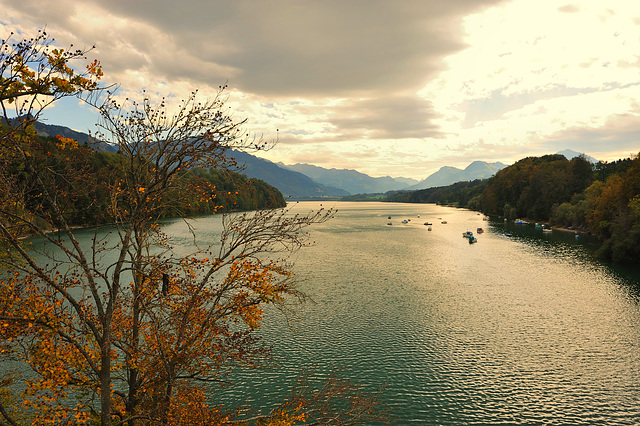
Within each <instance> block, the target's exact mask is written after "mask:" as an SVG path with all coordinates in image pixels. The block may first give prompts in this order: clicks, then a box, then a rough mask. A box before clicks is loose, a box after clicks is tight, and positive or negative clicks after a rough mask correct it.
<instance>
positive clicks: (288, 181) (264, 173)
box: [229, 150, 349, 199]
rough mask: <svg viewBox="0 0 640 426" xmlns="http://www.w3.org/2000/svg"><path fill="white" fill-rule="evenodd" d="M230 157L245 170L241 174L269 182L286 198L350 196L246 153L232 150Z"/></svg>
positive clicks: (341, 190) (345, 192)
mask: <svg viewBox="0 0 640 426" xmlns="http://www.w3.org/2000/svg"><path fill="white" fill-rule="evenodd" d="M229 155H230V156H231V157H233V158H235V159H236V160H237V161H238V164H239V165H240V166H241V167H242V168H243V169H242V170H239V173H241V174H243V175H245V176H247V177H250V178H257V179H261V180H263V181H265V182H267V183H268V184H269V185H271V186H274V187H276V188H277V189H278V190H280V192H282V194H283V195H284V196H285V197H291V198H293V199H309V198H326V197H342V196H344V195H349V193H348V192H347V191H345V190H343V189H339V188H332V187H329V186H325V185H322V184H320V183H318V182H315V181H314V180H313V179H311V178H310V177H308V176H306V175H304V174H302V173H299V172H296V171H293V170H288V169H285V168H283V167H280V166H278V165H277V164H276V163H273V162H271V161H268V160H265V159H262V158H258V157H256V156H254V155H251V154H247V153H246V152H240V151H233V150H232V151H231V152H230V153H229Z"/></svg>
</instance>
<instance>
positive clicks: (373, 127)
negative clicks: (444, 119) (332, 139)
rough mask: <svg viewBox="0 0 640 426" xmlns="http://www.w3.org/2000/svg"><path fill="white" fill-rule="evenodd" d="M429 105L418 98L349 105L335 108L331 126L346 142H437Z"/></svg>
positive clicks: (330, 118)
mask: <svg viewBox="0 0 640 426" xmlns="http://www.w3.org/2000/svg"><path fill="white" fill-rule="evenodd" d="M435 118H437V116H436V114H435V113H434V111H433V108H432V105H431V103H430V102H428V101H426V100H424V99H422V98H419V97H417V96H389V97H388V98H378V99H368V100H359V101H350V102H348V103H346V104H344V105H342V106H340V107H337V108H333V109H332V111H331V116H330V117H329V118H328V120H327V121H328V122H329V123H331V124H332V125H334V126H335V127H336V128H337V132H339V133H341V134H342V135H343V137H346V138H347V139H351V138H354V137H355V138H358V139H359V138H362V139H405V138H437V137H440V136H442V134H441V132H440V130H439V128H438V127H436V126H434V125H433V124H431V123H432V120H433V119H435Z"/></svg>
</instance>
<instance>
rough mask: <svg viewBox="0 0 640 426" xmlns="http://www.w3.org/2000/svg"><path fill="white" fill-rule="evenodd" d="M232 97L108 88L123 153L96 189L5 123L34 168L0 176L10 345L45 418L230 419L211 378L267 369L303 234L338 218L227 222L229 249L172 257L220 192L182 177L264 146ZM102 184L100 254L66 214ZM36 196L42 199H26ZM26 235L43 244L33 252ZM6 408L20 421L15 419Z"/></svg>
mask: <svg viewBox="0 0 640 426" xmlns="http://www.w3.org/2000/svg"><path fill="white" fill-rule="evenodd" d="M31 43H34V41H31ZM46 58H48V57H47V56H44V57H43V59H41V60H42V61H45V62H46ZM65 69H66V68H65ZM91 72H93V70H91ZM18 78H20V77H18ZM223 89H224V88H221V91H220V93H219V95H218V96H217V97H215V98H214V99H213V100H206V101H203V102H200V101H199V98H198V94H197V93H196V92H194V93H192V94H190V95H189V96H188V97H187V98H186V99H185V100H184V101H182V102H181V103H180V104H179V105H177V106H175V108H174V106H173V105H169V104H168V103H167V102H165V100H161V101H160V102H159V103H157V104H156V103H154V102H153V101H152V100H151V99H149V98H145V99H144V100H143V101H142V102H140V103H136V102H133V101H128V100H125V101H124V103H120V102H118V101H117V100H116V97H115V95H114V94H110V93H108V96H107V97H106V99H104V102H103V103H100V104H98V103H95V106H96V107H97V108H98V110H99V112H100V114H101V121H100V122H99V123H98V125H99V127H100V129H101V131H100V134H99V135H98V137H100V138H101V139H103V140H105V141H108V142H110V143H113V144H116V145H117V146H118V148H119V150H120V154H121V155H120V156H117V157H114V162H113V164H111V166H112V167H113V168H114V170H115V171H116V173H114V174H113V175H110V176H109V177H106V176H105V177H103V179H101V181H99V182H98V181H93V182H89V181H88V180H87V179H88V178H89V176H88V175H87V174H86V173H83V170H84V168H83V166H82V164H84V163H82V161H89V160H88V159H84V157H81V156H80V157H79V158H80V159H82V161H80V160H79V167H74V168H67V167H65V165H66V164H68V163H67V162H60V163H56V164H55V165H47V166H46V167H42V165H40V164H38V163H37V162H38V161H39V158H38V157H37V156H32V155H30V154H29V151H28V148H29V145H30V144H31V143H33V140H34V138H33V137H32V136H33V135H32V133H30V132H29V131H28V128H25V127H24V126H22V124H21V123H22V122H20V121H18V122H15V123H12V122H11V121H8V123H9V125H10V126H12V127H11V128H10V129H4V130H3V138H7V140H8V141H10V142H11V144H9V147H10V148H11V149H10V150H8V151H7V152H8V155H9V154H10V155H19V156H20V159H21V161H22V163H21V164H23V168H24V171H26V172H25V173H24V174H21V172H22V170H14V169H13V168H11V167H9V164H15V163H8V162H5V163H3V165H4V167H0V174H1V176H0V177H1V178H2V179H0V181H1V182H3V183H2V185H0V196H1V200H0V241H1V242H2V243H3V247H5V248H6V249H5V250H3V253H2V257H0V264H1V265H2V272H0V273H1V274H2V280H3V284H2V287H1V288H0V333H2V337H3V345H2V347H0V350H1V351H2V355H3V356H13V357H16V358H18V359H20V360H22V361H24V362H25V363H26V364H27V365H28V366H29V367H30V369H31V370H33V372H34V373H35V374H34V376H33V378H31V379H30V380H29V382H28V388H27V390H26V392H25V396H26V401H25V403H26V405H27V406H28V407H31V408H33V409H34V414H33V415H34V420H33V421H34V423H36V424H38V423H64V422H71V423H87V422H92V421H99V423H100V424H102V425H110V424H114V423H115V424H129V425H134V424H137V423H138V422H142V423H144V424H148V423H159V424H220V423H226V422H231V421H232V420H233V418H234V416H235V415H236V414H237V412H236V411H234V410H233V407H231V408H229V407H221V406H217V405H215V404H212V403H211V402H210V401H208V396H209V394H208V391H207V389H208V388H205V387H203V386H204V384H206V386H215V385H216V384H220V383H222V381H223V378H224V375H225V374H226V373H227V372H229V371H230V369H232V368H234V367H237V366H240V365H242V366H249V367H251V366H256V365H258V364H259V363H261V362H262V361H263V359H264V357H265V356H266V355H268V353H269V350H268V348H267V347H266V346H264V345H263V344H262V343H261V341H260V340H259V339H258V338H256V337H255V333H254V331H255V330H256V329H257V328H258V327H259V326H260V323H261V319H262V316H263V309H264V307H265V306H266V305H271V306H274V307H277V308H279V309H280V310H281V311H282V312H284V313H290V312H291V308H292V306H293V305H295V304H297V303H300V302H301V301H303V300H304V299H305V295H304V294H302V293H300V292H299V291H298V290H297V288H296V285H295V284H296V283H295V274H294V272H293V270H292V265H291V264H290V262H289V260H288V259H289V255H290V254H291V253H292V252H293V251H295V250H296V249H298V248H300V247H302V246H303V245H304V244H306V243H307V242H308V239H307V238H308V236H307V233H306V231H305V229H306V227H307V226H309V225H311V224H314V223H319V222H323V221H326V220H328V219H329V218H330V217H331V215H332V213H333V212H332V211H325V210H320V211H315V212H311V213H306V214H294V212H292V211H291V210H290V209H286V208H285V209H270V210H263V211H255V212H248V213H242V214H232V215H225V216H224V217H223V219H222V223H223V231H222V234H221V239H220V242H219V243H218V244H217V245H216V246H213V245H212V246H210V247H204V248H197V247H194V252H193V253H190V254H189V255H183V254H182V255H181V254H177V253H174V252H173V251H172V248H171V246H170V245H169V243H168V242H167V236H166V235H164V234H163V232H162V228H161V226H160V222H159V220H160V219H161V218H162V217H164V216H165V215H166V212H167V211H170V212H172V214H173V215H174V216H178V217H181V216H182V213H183V209H182V207H183V204H184V202H188V201H190V200H193V199H194V196H199V197H202V200H201V201H202V202H203V203H209V202H211V201H212V200H211V194H212V192H211V187H210V185H209V184H207V183H206V182H203V183H202V184H199V185H198V186H196V187H194V186H188V185H187V182H191V183H193V181H188V180H185V179H181V176H183V174H184V173H186V172H188V171H189V170H192V169H193V168H196V167H204V168H213V169H219V168H223V169H224V168H226V167H231V166H233V165H234V162H233V160H232V159H230V158H227V156H226V155H225V151H226V150H227V149H229V148H236V149H251V148H253V149H259V148H261V147H262V145H261V144H256V142H255V140H254V139H252V138H250V137H248V135H247V134H246V133H244V132H243V130H242V127H243V125H244V121H240V122H237V121H234V120H233V119H232V118H231V117H230V116H229V115H227V114H226V113H225V112H224V111H225V109H224V98H223V97H222V93H223ZM78 90H80V89H78ZM88 90H93V88H92V87H89V88H88ZM72 93H73V94H77V92H68V94H72ZM20 96H27V97H28V96H32V93H31V92H25V93H24V94H23V95H19V94H15V95H14V98H13V99H14V100H13V101H14V102H17V101H19V100H20ZM20 126H22V127H20ZM69 142H70V141H67V140H64V139H62V140H60V144H61V145H63V148H64V149H65V150H66V151H65V152H68V153H70V154H69V155H72V154H75V153H76V152H77V150H78V149H79V148H78V147H77V146H76V145H74V144H73V143H69ZM97 188H100V190H104V191H107V193H108V194H109V200H110V201H109V206H108V208H107V209H106V211H105V215H106V216H107V217H108V219H109V222H110V226H109V227H100V226H98V227H96V228H95V230H94V232H93V234H92V235H93V236H92V238H91V244H89V245H88V246H87V245H86V244H82V243H81V242H80V241H79V239H78V238H77V234H76V230H75V229H74V228H73V227H72V226H71V224H70V221H69V209H70V208H71V206H73V205H74V203H75V202H76V201H77V199H78V198H79V197H86V196H87V194H89V195H91V193H92V191H95V190H97ZM26 192H30V193H31V194H32V195H33V194H35V195H37V196H36V197H35V198H34V197H30V198H29V199H31V200H33V199H35V200H37V202H35V203H33V202H32V203H31V204H30V205H25V203H24V201H25V200H26V199H27V198H26V197H24V196H23V195H24V194H25V193H26ZM210 205H211V208H212V211H211V212H212V213H215V209H216V208H215V204H214V203H210ZM187 207H188V206H187ZM185 221H186V219H185ZM187 223H188V222H187ZM52 229H54V230H56V232H51V230H52ZM25 234H28V235H32V236H37V237H38V238H39V241H42V242H43V243H42V244H34V245H28V244H27V243H26V242H25V241H24V239H23V238H22V237H23V236H24V235H25ZM52 248H54V249H55V250H52ZM4 384H5V385H8V384H9V383H4ZM341 389H343V393H344V392H347V391H351V390H352V389H353V388H350V387H344V386H343V387H342V388H341ZM352 401H355V402H356V403H357V404H356V407H355V408H356V411H357V408H358V407H369V409H368V410H367V412H368V413H369V414H368V415H369V416H370V417H368V418H372V417H371V416H373V418H375V414H370V412H371V410H373V407H375V404H373V405H372V404H371V403H370V402H369V400H367V399H366V398H362V397H361V398H359V399H353V400H352ZM358 404H359V405H358ZM296 407H297V406H296ZM296 407H292V406H290V405H287V404H286V403H285V404H284V405H282V409H281V410H280V411H279V412H278V413H274V414H272V415H270V416H265V417H264V418H262V419H260V421H264V422H266V423H267V424H270V423H271V424H291V423H293V422H296V421H298V420H301V419H303V418H304V417H305V416H306V415H308V414H307V413H308V412H309V411H313V408H308V409H306V411H301V410H300V408H296ZM0 408H1V410H0V413H1V415H2V416H4V418H5V420H6V421H7V422H9V423H11V422H12V421H13V420H12V417H11V413H9V412H8V411H7V410H6V409H5V408H6V407H4V406H2V405H0ZM340 409H343V408H340ZM363 418H365V417H363V416H358V417H355V418H354V420H351V421H348V420H345V421H344V422H343V424H350V422H351V423H355V422H358V421H361V419H363Z"/></svg>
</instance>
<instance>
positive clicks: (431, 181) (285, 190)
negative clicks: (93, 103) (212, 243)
mask: <svg viewBox="0 0 640 426" xmlns="http://www.w3.org/2000/svg"><path fill="white" fill-rule="evenodd" d="M36 130H37V131H38V134H40V135H43V136H56V135H58V134H59V135H62V136H65V137H69V138H73V139H75V140H77V141H78V142H79V143H80V144H84V143H86V144H88V145H90V146H92V147H93V148H94V149H96V150H100V151H109V152H115V151H117V148H116V147H114V146H112V145H109V144H107V143H104V142H100V141H96V140H94V139H92V138H90V137H89V135H87V134H86V133H82V132H78V131H75V130H72V129H69V128H68V127H64V126H55V125H50V124H44V123H37V124H36ZM558 154H562V155H564V156H565V157H566V158H567V159H569V160H570V159H571V158H573V157H576V156H579V155H583V156H584V157H585V158H586V159H587V160H588V161H590V162H592V163H596V162H597V160H596V159H594V158H592V157H589V156H588V155H585V154H581V153H579V152H576V151H572V150H568V149H567V150H564V151H560V152H558ZM230 155H231V156H232V157H234V158H235V159H236V160H237V161H238V163H239V164H240V165H241V166H242V167H243V170H240V171H239V172H240V173H242V174H244V175H246V176H247V177H250V178H257V179H260V180H263V181H265V182H266V183H268V184H269V185H271V186H274V187H276V188H277V189H278V190H280V192H282V194H283V195H284V196H285V197H291V198H293V199H308V198H326V197H331V198H337V197H342V196H347V195H355V194H373V193H386V192H388V191H398V190H406V191H412V190H417V189H427V188H433V187H439V186H447V185H451V184H454V183H456V182H462V181H472V180H475V179H486V178H489V177H491V176H493V175H494V174H496V173H497V172H498V171H500V170H502V169H503V168H505V167H507V165H506V164H503V163H500V162H496V163H487V162H485V161H474V162H473V163H471V164H469V165H468V166H467V167H466V168H465V169H464V170H461V169H458V168H455V167H450V166H444V167H442V168H440V170H438V171H437V172H435V173H433V174H432V175H430V176H429V177H427V178H426V179H424V180H422V181H419V182H418V181H417V180H415V179H409V178H392V177H389V176H385V177H377V178H376V177H371V176H368V175H366V174H364V173H360V172H358V171H356V170H348V169H343V170H339V169H325V168H322V167H318V166H313V165H310V164H293V165H285V164H282V163H278V164H276V163H273V162H271V161H268V160H265V159H262V158H259V157H256V156H255V155H251V154H247V153H245V152H240V151H234V150H231V151H230Z"/></svg>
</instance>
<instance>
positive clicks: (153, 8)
mask: <svg viewBox="0 0 640 426" xmlns="http://www.w3.org/2000/svg"><path fill="white" fill-rule="evenodd" d="M500 1H502V0H462V1H453V2H442V1H435V0H431V1H425V0H407V1H399V2H391V1H388V0H354V1H344V0H323V1H312V0H300V1H292V0H274V1H262V2H255V1H248V0H238V1H215V0H214V1H211V0H189V1H183V2H176V1H174V0H136V1H130V0H111V1H109V2H102V1H101V2H98V1H96V0H94V1H91V0H85V1H83V2H72V1H70V0H60V1H59V2H56V5H55V7H54V6H52V7H50V8H47V7H42V3H41V2H39V1H35V0H21V1H18V0H7V3H9V4H14V7H15V8H16V9H17V10H21V11H22V12H21V13H23V14H25V15H29V16H30V17H31V18H32V19H33V20H34V21H39V22H41V24H47V25H50V26H51V28H52V29H53V28H57V27H61V28H67V29H69V30H70V31H73V27H74V22H73V21H72V17H73V16H74V13H75V12H80V11H82V10H86V9H87V8H88V7H90V6H92V5H93V6H94V7H95V8H102V9H104V12H105V13H104V15H105V16H104V19H107V17H106V15H107V14H112V15H113V16H114V17H115V18H119V19H120V20H121V22H120V23H117V22H114V24H113V25H112V26H110V27H109V29H108V33H106V34H105V33H98V32H96V33H94V34H90V33H85V34H83V36H84V37H85V38H86V39H87V40H90V41H92V42H96V43H98V44H99V47H100V51H101V53H102V54H104V57H102V60H103V62H104V63H105V64H111V66H113V64H117V66H118V67H120V68H119V69H134V68H135V67H139V68H143V69H152V70H153V72H154V74H155V75H156V77H157V78H158V79H164V80H168V81H171V80H172V79H185V78H190V79H193V80H196V81H201V82H208V83H210V84H213V85H217V84H219V83H224V82H225V81H229V83H230V86H232V87H233V88H236V89H238V90H240V91H243V92H246V93H253V94H258V95H264V96H270V97H273V96H303V97H320V96H321V97H344V96H358V97H370V96H371V95H372V94H373V93H375V92H378V91H381V90H382V91H391V92H396V91H402V90H405V89H408V88H411V89H414V90H417V89H418V88H419V87H420V86H421V85H423V84H425V83H426V82H427V81H428V79H429V78H430V77H431V76H433V75H434V74H435V73H436V72H437V71H438V70H439V69H440V68H441V66H442V63H441V59H442V58H443V57H444V56H446V55H448V54H451V53H453V52H455V51H457V50H459V49H461V48H462V47H463V46H462V45H461V42H460V39H459V28H458V27H459V24H460V18H461V17H462V16H464V15H467V14H469V13H472V12H473V11H476V10H478V9H480V8H483V7H487V6H489V5H491V4H495V3H498V2H500ZM47 9H52V11H51V12H55V11H59V12H60V11H64V13H62V12H60V13H49V12H50V11H48V10H47ZM91 10H93V9H91ZM92 18H93V19H99V18H100V16H98V17H95V16H94V17H92ZM122 20H128V21H124V22H122ZM77 27H78V28H81V27H82V26H81V25H77ZM148 28H154V29H156V30H157V32H156V33H152V32H150V31H148V30H147V29H148ZM162 37H166V40H164V39H162V40H158V38H162ZM163 48H164V49H166V51H163V50H162V49H163Z"/></svg>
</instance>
